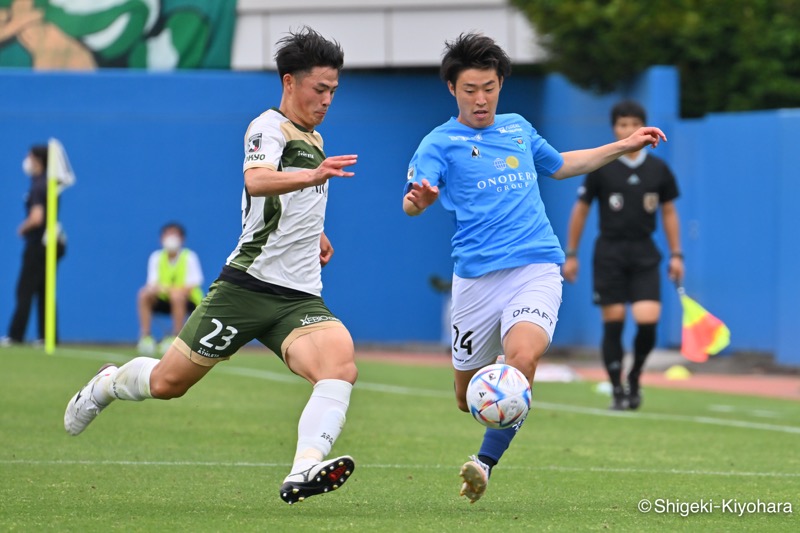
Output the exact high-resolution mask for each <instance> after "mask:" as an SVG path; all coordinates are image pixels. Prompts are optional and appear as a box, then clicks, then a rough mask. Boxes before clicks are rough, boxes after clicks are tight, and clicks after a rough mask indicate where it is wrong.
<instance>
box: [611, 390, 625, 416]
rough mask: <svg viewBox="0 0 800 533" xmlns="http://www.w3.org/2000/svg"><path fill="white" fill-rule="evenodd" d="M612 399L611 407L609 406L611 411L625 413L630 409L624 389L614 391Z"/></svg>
mask: <svg viewBox="0 0 800 533" xmlns="http://www.w3.org/2000/svg"><path fill="white" fill-rule="evenodd" d="M611 398H612V400H611V405H610V406H608V408H609V409H610V410H611V411H624V410H625V409H627V408H628V397H627V396H626V395H625V391H624V390H622V388H619V389H614V391H613V392H612V395H611Z"/></svg>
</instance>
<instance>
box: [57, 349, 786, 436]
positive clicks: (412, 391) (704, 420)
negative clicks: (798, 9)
mask: <svg viewBox="0 0 800 533" xmlns="http://www.w3.org/2000/svg"><path fill="white" fill-rule="evenodd" d="M56 354H57V355H64V356H66V357H77V358H82V359H96V360H105V361H108V360H110V359H111V360H113V361H114V362H118V363H119V362H124V361H127V360H129V359H130V357H128V356H124V355H122V354H118V353H113V352H95V351H83V350H73V349H69V348H59V349H58V351H57V352H56ZM215 370H218V371H219V372H223V373H225V374H235V375H239V376H245V377H251V378H258V379H266V380H269V381H278V382H282V383H295V384H305V383H306V381H305V380H303V379H301V378H299V377H297V376H294V375H292V374H286V373H278V372H271V371H269V370H258V369H251V368H243V367H237V366H231V365H228V366H217V367H216V369H215ZM356 389H357V390H363V391H371V392H380V393H387V394H402V395H407V396H412V395H413V396H427V397H435V398H452V396H453V393H452V392H449V391H448V392H445V391H440V390H433V389H420V388H415V387H403V386H398V385H387V384H383V383H370V382H366V381H359V382H358V383H357V384H356ZM533 407H534V408H536V409H542V410H547V411H561V412H567V413H574V414H584V415H593V416H606V417H615V418H624V419H627V420H662V421H673V422H693V423H696V424H707V425H712V426H727V427H738V428H745V429H760V430H764V431H776V432H780V433H790V434H795V435H800V427H797V426H782V425H777V424H764V423H761V422H747V421H745V420H726V419H723V418H711V417H708V416H688V415H671V414H667V413H642V412H637V413H631V412H624V411H609V410H607V409H598V408H595V407H580V406H576V405H566V404H558V403H550V402H538V401H534V402H533Z"/></svg>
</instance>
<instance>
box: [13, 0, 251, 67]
mask: <svg viewBox="0 0 800 533" xmlns="http://www.w3.org/2000/svg"><path fill="white" fill-rule="evenodd" d="M235 20H236V0H0V66H3V67H32V68H35V69H65V70H88V69H94V68H98V67H112V68H148V69H161V70H171V69H176V68H213V69H227V68H230V63H231V43H232V41H233V28H234V24H235Z"/></svg>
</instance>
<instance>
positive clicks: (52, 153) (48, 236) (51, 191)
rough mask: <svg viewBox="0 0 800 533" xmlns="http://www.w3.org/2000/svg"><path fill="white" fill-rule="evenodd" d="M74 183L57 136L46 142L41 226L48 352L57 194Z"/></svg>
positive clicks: (52, 334) (52, 342)
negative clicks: (44, 210) (44, 214)
mask: <svg viewBox="0 0 800 533" xmlns="http://www.w3.org/2000/svg"><path fill="white" fill-rule="evenodd" d="M74 184H75V173H74V172H73V171H72V166H71V165H70V164H69V159H68V158H67V151H66V150H65V149H64V146H63V145H62V144H61V143H60V142H59V141H58V139H53V138H51V139H50V140H49V142H48V143H47V220H46V221H45V223H46V229H45V291H44V292H45V303H44V311H45V313H44V349H45V352H47V353H49V354H51V353H53V351H54V350H55V347H56V262H57V257H56V252H57V246H58V241H59V239H60V238H61V237H62V236H61V227H60V225H59V223H58V195H59V194H60V193H61V192H62V191H63V190H64V189H66V188H68V187H71V186H72V185H74Z"/></svg>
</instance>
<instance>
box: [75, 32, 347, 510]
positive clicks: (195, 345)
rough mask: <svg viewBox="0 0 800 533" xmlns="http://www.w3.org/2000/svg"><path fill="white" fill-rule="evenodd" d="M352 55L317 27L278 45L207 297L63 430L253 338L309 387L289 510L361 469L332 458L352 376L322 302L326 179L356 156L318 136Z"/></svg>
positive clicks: (203, 366) (163, 386)
mask: <svg viewBox="0 0 800 533" xmlns="http://www.w3.org/2000/svg"><path fill="white" fill-rule="evenodd" d="M343 59H344V53H343V52H342V49H341V47H340V46H339V44H338V43H337V42H335V41H329V40H327V39H325V38H323V37H322V36H321V35H319V34H318V33H316V32H315V31H314V30H312V29H310V28H303V29H301V30H300V31H298V32H296V33H290V34H289V35H288V36H286V37H285V38H283V39H281V40H280V41H279V42H278V50H277V52H276V54H275V60H276V63H277V65H278V74H279V75H280V78H281V82H282V86H283V94H282V97H281V103H280V107H278V108H273V109H270V110H268V111H266V112H264V113H263V114H262V115H261V116H259V117H258V118H256V119H255V120H253V121H252V122H251V124H250V127H249V128H248V130H247V133H246V134H245V137H244V191H243V193H242V234H241V236H240V237H239V242H238V243H237V245H236V248H235V249H234V251H233V253H231V255H230V256H229V257H228V260H227V262H226V264H225V266H224V267H223V269H222V273H221V274H220V276H219V277H218V278H217V280H216V281H215V282H214V283H213V284H212V286H211V288H210V290H209V293H208V295H207V296H206V297H205V298H204V299H203V301H202V302H201V304H200V306H199V307H198V308H197V309H196V310H195V311H194V312H193V313H192V315H191V316H190V317H189V320H188V321H187V323H186V325H185V326H184V328H183V329H182V330H181V332H180V334H179V336H178V338H177V339H176V340H175V342H174V343H173V344H172V345H171V346H170V347H169V349H168V350H167V352H166V353H165V354H164V356H163V357H162V358H161V360H159V359H153V358H149V357H137V358H136V359H133V360H131V361H129V362H128V363H126V364H124V365H122V366H120V367H119V368H117V367H116V366H113V365H106V366H105V367H103V368H101V370H100V372H98V374H97V375H96V376H95V377H93V378H92V379H91V381H89V383H88V384H87V385H86V386H84V387H83V388H82V389H81V390H80V391H79V392H78V393H77V394H76V395H75V396H74V397H73V398H72V399H71V400H70V401H69V403H68V405H67V409H66V412H65V414H64V427H65V429H66V430H67V432H68V433H70V434H71V435H78V434H79V433H81V432H82V431H83V430H84V429H86V427H87V426H88V425H89V423H90V422H91V421H92V420H94V418H95V417H96V416H97V415H98V414H99V413H100V411H102V410H103V409H104V408H106V407H107V406H108V405H109V404H110V403H111V402H112V401H113V400H117V399H119V400H133V401H141V400H145V399H148V398H158V399H162V400H167V399H170V398H177V397H179V396H183V395H184V394H185V393H186V391H187V390H189V388H190V387H192V386H193V385H194V384H195V383H197V382H198V381H200V379H201V378H202V377H203V376H205V375H206V374H207V373H208V372H209V371H210V370H211V369H212V368H213V366H214V365H215V364H216V363H218V362H220V361H223V360H226V359H229V358H230V357H231V356H232V355H233V354H234V353H236V351H237V350H238V349H239V348H240V347H242V346H244V345H245V344H246V343H248V342H250V341H251V340H253V339H258V340H259V341H260V342H262V343H263V344H264V345H265V346H267V347H268V348H270V349H271V350H272V351H273V352H275V353H276V354H277V355H278V356H279V357H280V358H281V359H282V360H283V362H284V363H285V364H286V366H287V367H288V368H289V370H291V371H292V372H294V373H295V374H297V375H299V376H301V377H303V378H305V379H306V380H308V381H309V383H311V384H312V385H313V391H312V393H311V397H310V399H309V400H308V403H307V404H306V407H305V409H304V410H303V413H302V414H301V416H300V420H299V423H298V441H297V448H296V453H295V456H294V463H293V466H292V468H291V470H290V472H289V475H288V476H287V477H286V478H285V479H284V482H283V484H282V485H281V487H280V497H281V498H282V499H283V500H284V501H285V502H287V503H289V504H292V503H295V502H298V501H302V500H304V499H305V498H307V497H308V496H313V495H315V494H322V493H326V492H329V491H331V490H335V489H337V488H339V487H340V486H341V485H342V483H344V482H345V481H347V479H348V478H349V477H350V475H351V473H352V472H353V469H354V468H355V464H354V462H353V459H352V458H351V457H349V456H346V455H345V456H341V457H337V458H335V459H328V460H325V458H326V456H327V455H328V453H329V452H330V451H331V448H332V446H333V444H334V442H335V440H336V438H337V437H338V436H339V434H340V433H341V430H342V427H343V425H344V422H345V414H346V412H347V408H348V406H349V403H350V392H351V390H352V388H353V383H355V381H356V376H357V373H358V371H357V369H356V365H355V358H354V349H353V341H352V339H351V337H350V334H349V332H348V331H347V329H346V328H345V327H344V326H343V325H342V323H341V321H340V320H339V319H338V318H336V317H335V315H334V314H333V313H331V311H329V310H328V308H327V307H326V306H325V303H324V302H323V300H322V298H321V297H320V293H321V289H322V282H321V268H322V266H324V265H325V264H326V263H328V261H330V259H331V256H332V254H333V247H332V246H331V243H330V241H329V240H328V238H327V237H326V236H325V234H324V233H323V222H324V219H325V204H326V202H327V197H328V180H329V179H330V178H333V177H350V176H353V175H354V174H353V172H349V171H347V170H346V168H347V167H349V166H351V165H354V164H355V163H356V160H357V156H355V155H343V156H333V157H326V156H325V154H324V152H323V149H322V137H321V136H320V134H319V133H317V131H316V130H315V127H316V126H318V125H319V124H320V123H321V122H322V121H323V119H324V118H325V114H326V113H327V112H328V109H329V107H330V105H331V101H332V100H333V95H334V92H335V91H336V89H337V87H338V85H339V71H340V70H341V68H342V64H343Z"/></svg>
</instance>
